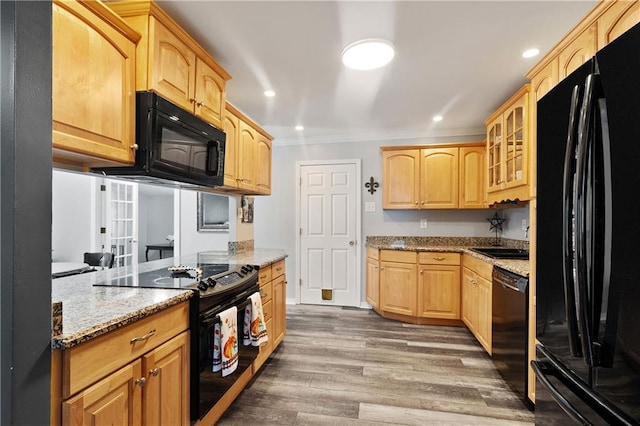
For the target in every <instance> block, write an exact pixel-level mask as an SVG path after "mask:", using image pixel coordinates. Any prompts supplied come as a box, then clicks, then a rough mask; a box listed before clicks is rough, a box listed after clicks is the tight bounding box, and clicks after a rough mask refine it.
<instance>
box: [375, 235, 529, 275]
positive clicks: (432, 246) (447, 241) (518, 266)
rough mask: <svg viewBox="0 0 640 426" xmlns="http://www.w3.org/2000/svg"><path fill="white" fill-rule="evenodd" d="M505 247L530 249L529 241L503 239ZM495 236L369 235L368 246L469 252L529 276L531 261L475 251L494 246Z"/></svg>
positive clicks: (501, 266)
mask: <svg viewBox="0 0 640 426" xmlns="http://www.w3.org/2000/svg"><path fill="white" fill-rule="evenodd" d="M501 242H502V243H503V247H511V248H519V249H525V250H528V249H529V242H528V241H519V240H505V239H503V240H501ZM492 243H494V239H493V238H483V237H479V238H473V237H367V239H366V244H365V245H366V246H367V247H371V248H377V249H382V250H405V251H430V252H456V253H464V254H469V255H471V256H473V257H476V258H478V259H481V260H483V261H485V262H487V263H490V264H492V265H495V266H498V267H500V268H503V269H506V270H507V271H511V272H513V273H515V274H518V275H522V276H523V277H529V261H528V260H513V259H494V258H492V257H489V256H485V255H483V254H480V253H476V252H475V251H472V250H469V249H470V248H472V247H494V246H493V245H492Z"/></svg>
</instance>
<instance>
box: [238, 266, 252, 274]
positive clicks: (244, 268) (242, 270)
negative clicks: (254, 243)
mask: <svg viewBox="0 0 640 426" xmlns="http://www.w3.org/2000/svg"><path fill="white" fill-rule="evenodd" d="M240 272H242V273H243V274H246V273H247V272H251V266H249V265H244V266H243V267H242V268H240Z"/></svg>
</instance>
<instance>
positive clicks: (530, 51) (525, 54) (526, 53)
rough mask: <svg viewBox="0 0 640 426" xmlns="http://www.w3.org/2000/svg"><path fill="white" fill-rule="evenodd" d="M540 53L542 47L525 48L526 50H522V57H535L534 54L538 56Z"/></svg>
mask: <svg viewBox="0 0 640 426" xmlns="http://www.w3.org/2000/svg"><path fill="white" fill-rule="evenodd" d="M538 53H540V49H535V48H533V49H528V50H525V51H524V52H522V57H523V58H533V57H534V56H537V55H538Z"/></svg>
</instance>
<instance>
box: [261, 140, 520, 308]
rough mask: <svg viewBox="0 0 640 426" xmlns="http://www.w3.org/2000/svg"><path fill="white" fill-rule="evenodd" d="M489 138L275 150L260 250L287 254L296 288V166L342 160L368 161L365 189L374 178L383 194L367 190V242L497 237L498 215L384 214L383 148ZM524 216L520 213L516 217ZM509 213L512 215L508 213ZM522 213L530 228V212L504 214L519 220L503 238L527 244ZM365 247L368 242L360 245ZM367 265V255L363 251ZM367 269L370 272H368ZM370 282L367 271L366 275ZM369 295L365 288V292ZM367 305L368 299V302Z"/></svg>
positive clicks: (364, 166)
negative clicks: (423, 223)
mask: <svg viewBox="0 0 640 426" xmlns="http://www.w3.org/2000/svg"><path fill="white" fill-rule="evenodd" d="M484 137H485V136H484V135H476V136H468V137H462V138H460V137H457V138H448V139H447V138H438V139H431V140H411V141H383V142H380V143H376V142H348V143H323V144H313V145H304V144H303V145H286V146H281V145H278V141H277V140H276V141H274V144H273V158H272V170H273V173H272V184H271V187H272V193H271V196H270V197H256V201H255V228H254V233H255V246H256V247H272V248H281V249H284V250H285V251H286V252H287V254H288V255H289V257H288V258H287V261H286V265H287V275H288V276H289V282H290V283H293V282H294V279H295V278H297V277H296V275H295V273H296V269H295V268H296V262H297V256H296V252H295V247H296V246H295V243H296V229H295V224H296V211H297V207H296V185H297V182H296V179H295V176H296V170H295V169H296V162H297V161H311V160H336V159H358V158H359V159H361V160H362V184H363V185H364V183H365V182H368V181H369V178H370V177H371V176H373V178H374V180H375V181H376V182H379V183H380V188H378V190H377V192H375V193H374V194H373V195H372V194H370V193H369V192H368V191H367V190H366V188H364V187H363V188H362V206H361V210H362V237H363V239H366V237H367V236H374V235H397V236H466V237H491V236H493V235H494V234H493V232H490V231H489V222H488V221H487V219H488V218H490V217H492V216H493V214H494V213H495V210H437V211H436V210H429V211H412V210H382V185H384V182H382V181H381V180H382V156H381V153H380V146H392V145H419V144H438V143H447V142H473V141H482V140H483V139H484ZM366 202H375V203H376V211H375V212H372V213H368V212H365V211H364V210H365V209H364V203H366ZM516 210H518V211H516ZM504 212H507V213H504ZM521 212H526V217H527V223H528V209H510V210H508V211H507V210H502V211H501V212H500V215H501V216H502V215H503V214H505V215H509V216H512V215H515V216H514V219H510V221H509V222H508V224H507V227H505V230H506V232H504V233H503V235H502V236H503V237H505V238H512V239H524V235H523V232H522V231H516V230H514V229H512V227H511V226H512V223H513V222H517V224H518V230H519V229H520V228H519V227H520V222H521V220H519V218H520V217H521V216H520V214H521ZM423 218H426V219H427V228H425V229H421V228H420V219H423ZM360 243H361V244H364V241H361V242H360ZM362 256H363V259H361V265H364V256H365V250H364V249H363V250H362ZM363 268H364V266H363ZM361 275H362V279H363V280H364V270H363V272H362V274H361ZM361 288H362V290H363V292H364V285H362V286H361ZM296 290H297V286H295V285H289V286H288V287H287V297H288V298H290V299H291V298H295V297H296ZM362 300H364V297H363V298H362Z"/></svg>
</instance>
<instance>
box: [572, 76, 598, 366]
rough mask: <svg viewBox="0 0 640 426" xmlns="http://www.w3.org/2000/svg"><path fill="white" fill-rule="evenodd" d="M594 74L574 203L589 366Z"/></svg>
mask: <svg viewBox="0 0 640 426" xmlns="http://www.w3.org/2000/svg"><path fill="white" fill-rule="evenodd" d="M593 86H594V75H593V74H589V75H588V76H587V78H586V80H585V89H584V98H583V102H582V108H581V110H580V122H579V124H578V159H577V164H576V181H577V185H576V191H575V195H574V204H575V207H576V277H575V295H576V298H575V305H576V314H577V318H578V330H579V331H580V340H581V343H582V353H583V356H584V361H585V363H586V364H587V365H588V366H593V365H594V356H593V351H592V349H593V346H592V344H591V343H592V341H593V340H592V337H591V329H590V324H591V320H590V317H591V315H590V312H591V309H590V307H589V302H590V301H589V294H590V292H589V288H590V287H591V279H592V277H591V276H590V275H589V267H590V265H589V264H588V262H589V260H588V258H589V255H590V253H591V247H590V246H589V244H590V243H591V239H590V238H589V237H588V236H587V232H591V229H588V227H587V220H588V217H587V202H588V201H587V197H588V196H589V193H588V189H587V185H588V178H589V176H588V172H589V161H590V159H591V158H590V155H592V154H593V149H592V142H593V141H592V140H591V138H590V137H589V130H590V127H589V124H590V123H591V113H592V111H593V109H592V105H593V96H594V87H593Z"/></svg>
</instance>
